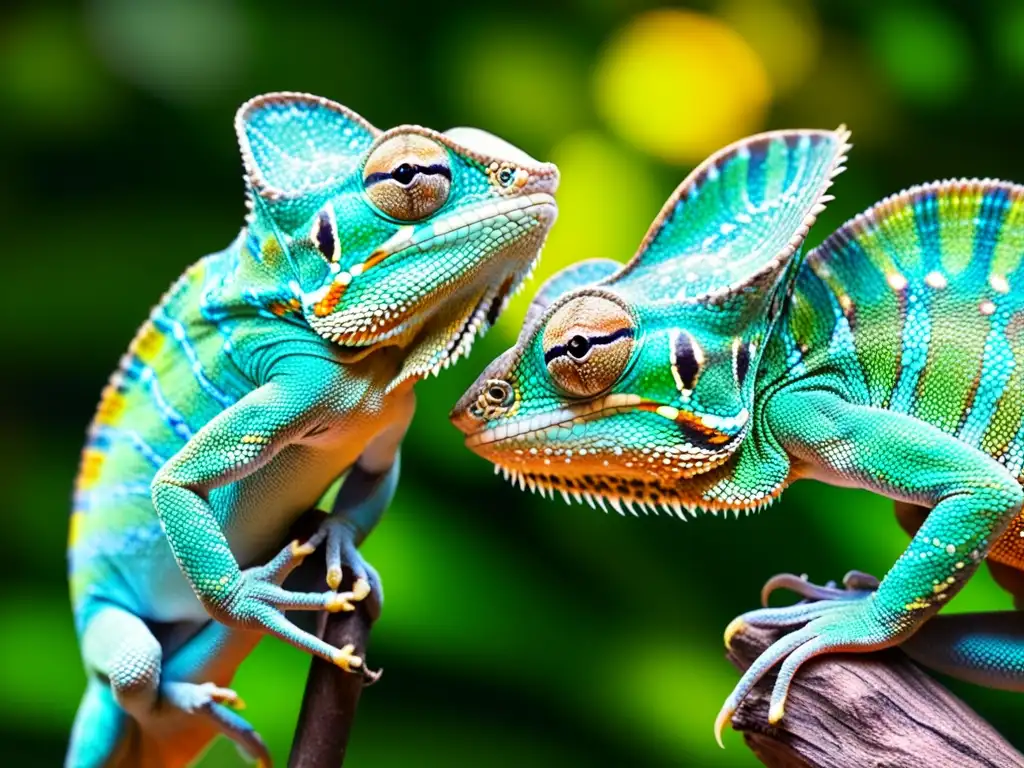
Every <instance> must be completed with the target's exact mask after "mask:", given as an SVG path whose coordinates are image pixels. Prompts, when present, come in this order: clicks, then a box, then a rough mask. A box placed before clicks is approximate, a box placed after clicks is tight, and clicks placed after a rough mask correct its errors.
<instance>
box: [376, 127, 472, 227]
mask: <svg viewBox="0 0 1024 768" xmlns="http://www.w3.org/2000/svg"><path fill="white" fill-rule="evenodd" d="M451 186H452V171H451V166H450V164H449V160H448V150H446V149H445V148H444V147H443V146H441V145H440V144H438V143H437V142H436V141H431V140H430V139H428V138H427V137H426V136H420V135H419V134H415V133H410V134H406V135H403V136H394V137H392V138H390V139H388V140H387V141H385V142H384V143H383V144H381V145H380V146H379V147H377V148H376V149H375V150H374V151H373V152H372V153H371V154H370V156H369V158H367V160H366V165H365V166H364V168H363V188H364V189H365V190H366V196H367V197H368V198H369V199H370V202H371V203H373V204H374V206H376V207H377V208H378V209H379V210H380V211H381V212H383V213H384V214H386V215H387V216H390V217H391V218H393V219H398V220H400V221H419V220H420V219H425V218H427V217H428V216H430V215H431V214H433V213H436V212H437V210H438V209H440V208H441V206H443V205H444V204H445V201H446V200H448V193H449V192H450V191H451Z"/></svg>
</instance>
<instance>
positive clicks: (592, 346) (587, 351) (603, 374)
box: [542, 296, 636, 397]
mask: <svg viewBox="0 0 1024 768" xmlns="http://www.w3.org/2000/svg"><path fill="white" fill-rule="evenodd" d="M635 332H636V328H635V324H634V322H633V317H632V316H631V315H630V314H629V312H627V311H626V310H625V308H623V307H622V306H620V305H619V304H618V303H617V302H615V301H612V300H611V299H607V298H604V297H602V296H580V297H578V298H575V299H572V300H570V301H568V302H566V303H565V304H564V305H563V306H562V307H561V308H560V309H559V310H558V311H557V312H555V314H554V315H552V317H551V319H550V320H549V321H548V324H547V326H546V327H545V329H544V336H543V339H542V345H543V348H544V363H545V364H546V365H547V369H548V374H549V375H550V376H551V379H552V381H554V383H555V384H556V385H557V386H558V387H559V388H560V389H561V390H563V391H564V392H566V393H567V394H570V395H574V396H576V397H593V396H595V395H599V394H601V393H602V392H604V391H605V390H606V389H608V388H609V387H611V386H612V384H614V383H615V382H616V381H617V380H618V378H619V377H620V376H621V375H622V372H623V371H625V370H626V365H627V364H628V363H629V358H630V355H631V354H632V352H633V344H634V337H635Z"/></svg>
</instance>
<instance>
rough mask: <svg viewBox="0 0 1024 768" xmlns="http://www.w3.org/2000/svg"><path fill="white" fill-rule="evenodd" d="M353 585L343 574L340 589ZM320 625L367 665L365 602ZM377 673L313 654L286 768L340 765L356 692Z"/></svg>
mask: <svg viewBox="0 0 1024 768" xmlns="http://www.w3.org/2000/svg"><path fill="white" fill-rule="evenodd" d="M323 570H324V569H323V566H321V572H323ZM351 588H352V580H351V575H350V574H346V580H345V582H344V583H343V584H342V586H341V589H343V590H346V589H351ZM320 624H321V625H322V627H323V631H322V632H320V633H319V634H320V636H321V637H322V638H323V639H324V640H325V641H327V642H328V643H330V644H331V645H333V646H334V647H336V648H341V647H343V646H345V645H347V644H349V643H352V645H354V646H355V647H356V650H355V653H356V655H357V656H359V657H360V658H362V659H363V660H364V665H365V659H366V646H367V643H368V641H369V638H370V617H369V614H368V613H367V610H366V606H365V605H363V604H362V603H358V604H357V605H356V610H354V611H352V612H351V613H335V614H325V615H324V617H322V618H321V621H320ZM378 674H379V673H373V672H367V671H365V666H364V668H363V670H362V671H360V672H358V673H356V672H346V671H345V670H343V669H341V668H340V667H337V666H335V665H334V664H331V663H330V662H327V661H324V660H323V659H320V658H314V659H313V661H312V663H311V664H310V667H309V675H308V677H307V678H306V691H305V693H304V694H303V695H302V709H301V711H300V712H299V722H298V725H297V726H296V728H295V738H294V740H293V741H292V751H291V755H290V756H289V758H288V767H289V768H339V766H341V765H342V763H344V761H345V752H346V750H347V748H348V737H349V733H350V732H351V730H352V721H353V720H354V719H355V715H356V707H357V706H358V704H359V695H360V694H361V693H362V691H363V687H364V686H365V685H366V684H368V683H371V682H373V681H374V680H376V677H377V675H378Z"/></svg>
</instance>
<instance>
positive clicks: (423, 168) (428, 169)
mask: <svg viewBox="0 0 1024 768" xmlns="http://www.w3.org/2000/svg"><path fill="white" fill-rule="evenodd" d="M402 165H409V166H411V167H412V169H413V170H414V171H416V173H417V174H421V173H422V174H423V175H425V176H433V175H436V176H444V177H445V178H446V179H448V181H451V180H452V171H451V169H450V168H449V167H448V166H447V165H445V164H443V163H434V164H432V165H416V164H414V163H402V164H401V165H399V166H397V167H396V168H395V170H393V171H388V172H387V173H385V172H384V171H377V172H376V173H371V174H370V175H369V176H367V177H366V178H365V179H363V184H364V185H366V186H368V187H369V186H372V185H373V184H377V183H379V182H382V181H386V180H387V179H394V178H395V173H396V172H397V171H398V168H401V167H402Z"/></svg>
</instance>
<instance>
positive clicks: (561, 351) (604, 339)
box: [544, 328, 633, 363]
mask: <svg viewBox="0 0 1024 768" xmlns="http://www.w3.org/2000/svg"><path fill="white" fill-rule="evenodd" d="M624 338H629V339H631V338H633V329H632V328H619V330H617V331H615V332H614V333H607V334H605V335H604V336H587V337H586V339H587V341H589V342H590V346H591V347H596V346H599V345H602V344H611V343H612V342H613V341H616V340H617V339H624ZM568 354H569V345H568V344H556V345H555V346H553V347H552V348H551V349H549V350H548V351H547V352H545V353H544V362H545V363H550V362H551V361H552V360H554V359H555V358H556V357H562V356H563V355H568Z"/></svg>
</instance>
